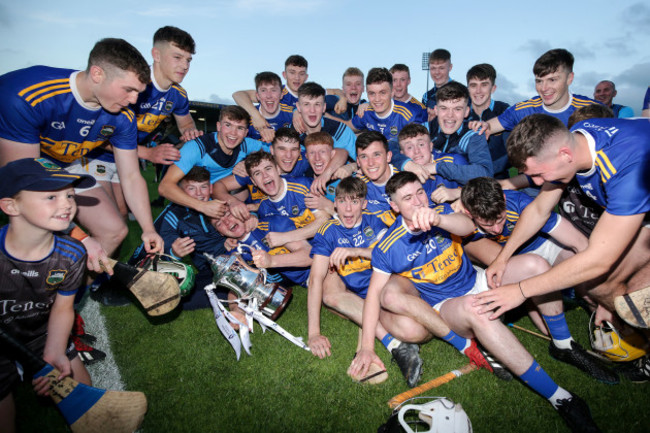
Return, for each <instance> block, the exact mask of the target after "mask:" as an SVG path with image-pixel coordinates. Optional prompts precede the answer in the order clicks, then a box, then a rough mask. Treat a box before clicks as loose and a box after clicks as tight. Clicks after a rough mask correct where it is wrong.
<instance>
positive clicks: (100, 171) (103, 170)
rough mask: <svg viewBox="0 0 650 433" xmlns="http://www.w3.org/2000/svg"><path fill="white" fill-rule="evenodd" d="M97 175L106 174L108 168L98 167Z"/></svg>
mask: <svg viewBox="0 0 650 433" xmlns="http://www.w3.org/2000/svg"><path fill="white" fill-rule="evenodd" d="M97 174H106V167H104V166H103V165H98V166H97Z"/></svg>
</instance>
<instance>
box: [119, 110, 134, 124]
mask: <svg viewBox="0 0 650 433" xmlns="http://www.w3.org/2000/svg"><path fill="white" fill-rule="evenodd" d="M120 114H124V115H125V116H126V118H127V119H129V122H133V119H135V112H134V111H133V110H131V109H130V108H122V109H121V110H120Z"/></svg>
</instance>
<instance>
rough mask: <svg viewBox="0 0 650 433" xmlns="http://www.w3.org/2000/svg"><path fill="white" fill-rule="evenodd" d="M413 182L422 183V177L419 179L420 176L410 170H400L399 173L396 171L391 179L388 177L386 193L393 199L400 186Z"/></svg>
mask: <svg viewBox="0 0 650 433" xmlns="http://www.w3.org/2000/svg"><path fill="white" fill-rule="evenodd" d="M413 182H416V183H418V184H419V185H422V183H421V182H420V179H418V177H417V176H416V175H415V174H413V173H411V172H410V171H400V172H399V173H395V174H394V175H393V176H392V177H391V178H390V179H388V182H387V183H386V194H388V195H389V196H390V198H391V200H392V199H393V197H394V196H395V193H396V192H397V191H398V190H399V189H400V188H402V187H403V186H404V185H406V184H409V183H413Z"/></svg>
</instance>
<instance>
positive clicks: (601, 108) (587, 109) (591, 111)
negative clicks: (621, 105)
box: [567, 104, 614, 128]
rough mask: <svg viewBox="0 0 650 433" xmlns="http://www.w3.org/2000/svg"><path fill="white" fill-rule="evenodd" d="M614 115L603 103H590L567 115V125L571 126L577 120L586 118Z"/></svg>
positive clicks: (602, 117)
mask: <svg viewBox="0 0 650 433" xmlns="http://www.w3.org/2000/svg"><path fill="white" fill-rule="evenodd" d="M611 117H614V112H613V111H612V109H611V108H609V107H608V106H606V105H603V104H591V105H585V106H584V107H580V108H578V109H577V110H576V111H574V112H573V113H572V114H571V116H569V121H568V123H567V126H568V127H569V128H571V127H572V126H573V125H575V124H576V123H578V122H582V121H583V120H587V119H605V118H611Z"/></svg>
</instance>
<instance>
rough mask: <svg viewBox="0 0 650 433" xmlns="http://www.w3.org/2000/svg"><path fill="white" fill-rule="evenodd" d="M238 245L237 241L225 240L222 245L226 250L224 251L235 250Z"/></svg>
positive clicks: (232, 239)
mask: <svg viewBox="0 0 650 433" xmlns="http://www.w3.org/2000/svg"><path fill="white" fill-rule="evenodd" d="M238 243H239V241H238V240H237V239H234V238H226V241H225V242H224V243H223V246H224V248H225V249H226V251H232V250H234V249H235V248H237V244H238Z"/></svg>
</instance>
